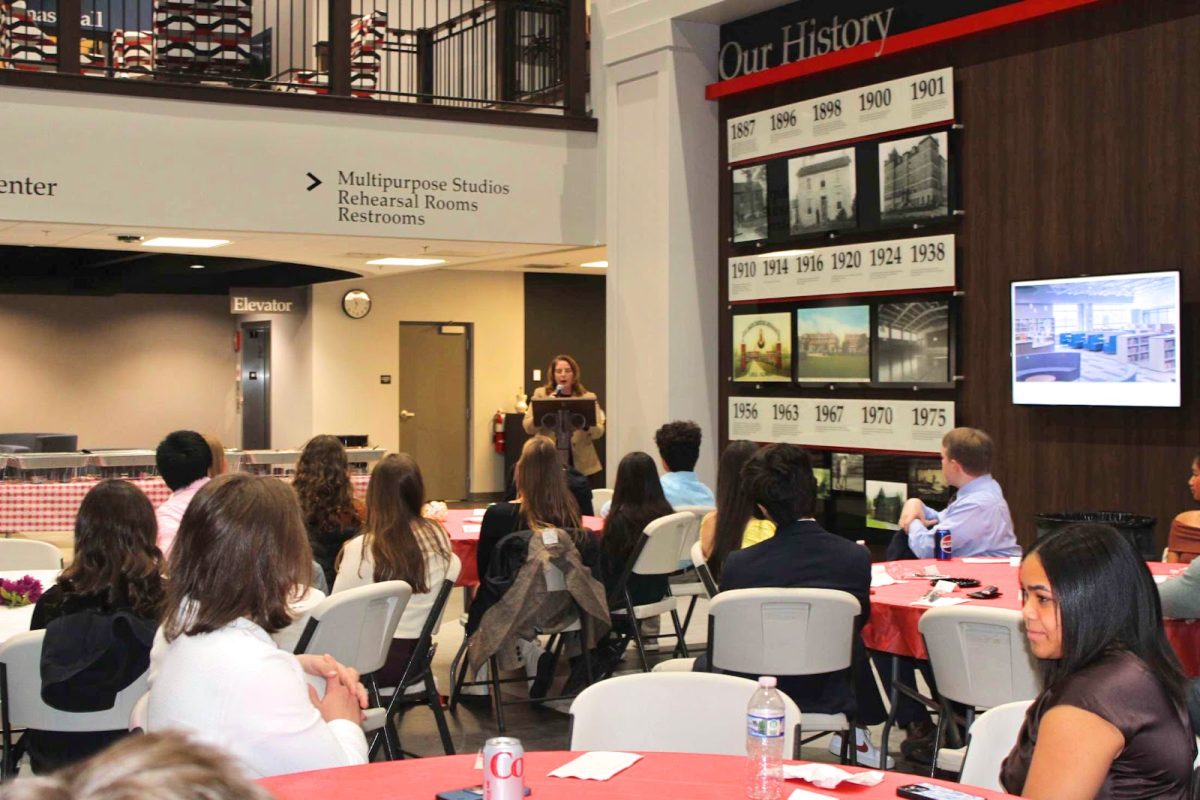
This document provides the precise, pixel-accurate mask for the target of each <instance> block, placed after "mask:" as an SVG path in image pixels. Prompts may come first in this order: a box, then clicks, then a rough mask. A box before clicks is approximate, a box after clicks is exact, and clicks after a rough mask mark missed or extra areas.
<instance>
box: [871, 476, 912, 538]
mask: <svg viewBox="0 0 1200 800" xmlns="http://www.w3.org/2000/svg"><path fill="white" fill-rule="evenodd" d="M866 494H867V527H868V528H883V529H885V530H889V531H898V530H900V524H899V523H900V511H901V510H902V509H903V508H904V501H905V500H907V499H908V487H907V486H906V485H904V484H903V483H893V482H891V481H867V492H866Z"/></svg>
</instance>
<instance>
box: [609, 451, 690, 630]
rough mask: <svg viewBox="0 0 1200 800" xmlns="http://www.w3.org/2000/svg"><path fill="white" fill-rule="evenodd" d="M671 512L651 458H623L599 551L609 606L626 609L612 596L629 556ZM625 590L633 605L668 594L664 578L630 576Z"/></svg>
mask: <svg viewBox="0 0 1200 800" xmlns="http://www.w3.org/2000/svg"><path fill="white" fill-rule="evenodd" d="M672 511H673V509H672V508H671V504H670V503H668V502H667V498H666V497H665V496H664V495H663V490H662V483H661V482H659V479H658V468H657V467H656V466H655V465H654V459H653V458H651V457H650V456H649V455H648V454H646V453H643V452H640V451H639V452H634V453H629V454H628V455H626V456H625V457H624V458H622V459H621V463H620V464H618V465H617V480H616V483H615V484H614V486H613V496H612V505H611V506H610V507H609V511H608V516H607V517H605V519H604V533H603V534H602V535H601V536H600V550H601V553H602V554H603V558H604V560H603V565H604V566H603V570H602V573H603V575H604V588H605V590H606V591H607V592H608V604H609V607H620V608H624V607H625V598H624V597H617V596H614V595H615V593H616V592H617V590H618V589H619V588H620V583H621V577H622V576H623V575H624V572H625V567H626V564H627V563H628V561H629V556H630V554H631V553H633V549H634V547H635V546H637V543H638V540H639V539H640V538H641V535H642V531H643V530H645V528H646V526H647V525H649V524H650V523H651V522H653V521H654V520H656V519H658V518H659V517H665V516H666V515H668V514H670V513H672ZM628 588H629V593H630V596H631V597H632V598H633V604H634V605H643V604H645V603H653V602H656V601H658V600H661V599H662V598H663V596H664V595H665V594H666V593H667V578H666V576H665V575H653V576H642V575H630V576H629V582H628Z"/></svg>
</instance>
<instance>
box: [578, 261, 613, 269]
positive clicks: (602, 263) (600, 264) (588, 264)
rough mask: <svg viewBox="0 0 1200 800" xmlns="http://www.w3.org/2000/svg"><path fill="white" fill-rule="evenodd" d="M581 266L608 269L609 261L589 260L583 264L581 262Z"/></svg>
mask: <svg viewBox="0 0 1200 800" xmlns="http://www.w3.org/2000/svg"><path fill="white" fill-rule="evenodd" d="M579 266H581V267H588V268H589V269H606V268H607V267H608V262H607V261H587V262H584V263H583V264H580V265H579Z"/></svg>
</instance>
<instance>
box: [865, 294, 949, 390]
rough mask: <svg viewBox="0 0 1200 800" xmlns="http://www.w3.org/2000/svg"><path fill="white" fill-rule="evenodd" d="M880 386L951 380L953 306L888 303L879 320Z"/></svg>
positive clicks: (877, 364)
mask: <svg viewBox="0 0 1200 800" xmlns="http://www.w3.org/2000/svg"><path fill="white" fill-rule="evenodd" d="M875 333H876V342H877V344H876V346H875V381H876V382H877V383H948V382H949V381H950V304H949V303H948V302H946V301H945V300H932V301H925V302H920V303H885V304H883V305H881V306H879V311H878V313H877V315H876V320H875Z"/></svg>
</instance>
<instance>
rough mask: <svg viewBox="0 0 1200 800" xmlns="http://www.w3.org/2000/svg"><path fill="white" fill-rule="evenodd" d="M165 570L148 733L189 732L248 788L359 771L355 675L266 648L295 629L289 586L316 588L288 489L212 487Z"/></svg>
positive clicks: (232, 478)
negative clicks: (297, 775) (234, 767)
mask: <svg viewBox="0 0 1200 800" xmlns="http://www.w3.org/2000/svg"><path fill="white" fill-rule="evenodd" d="M169 569H170V575H171V580H170V581H169V582H168V588H167V602H166V608H165V611H164V616H163V619H164V622H163V625H162V627H161V628H160V629H159V631H158V634H157V636H156V638H155V641H154V646H153V648H152V649H151V651H150V694H149V700H148V705H147V709H146V729H147V730H148V731H159V730H170V729H177V730H184V731H188V732H191V733H192V734H194V735H195V736H196V737H197V738H199V739H200V740H201V741H204V742H207V743H209V744H212V745H215V746H216V747H219V748H221V749H222V750H224V751H226V752H227V753H229V754H230V755H232V756H233V757H234V758H235V759H236V760H237V761H238V763H239V765H240V766H241V768H242V770H243V772H244V773H245V774H246V775H247V776H249V777H252V778H259V777H265V776H269V775H281V774H286V773H290V772H301V771H304V770H313V769H325V768H329V767H341V766H351V765H355V764H365V763H366V762H367V741H366V737H365V736H364V734H363V731H362V728H361V727H360V723H361V721H362V711H361V709H362V708H365V707H366V703H367V693H366V691H365V690H364V688H363V686H362V684H361V683H360V682H359V680H358V673H357V672H355V671H354V670H353V669H351V668H349V667H344V666H342V665H341V664H338V663H337V661H335V660H334V659H333V658H331V657H330V656H294V655H292V654H291V653H289V652H286V651H284V650H280V649H279V648H278V646H276V644H275V643H274V642H273V641H272V639H271V634H272V633H275V632H277V631H279V630H281V629H283V628H285V627H286V626H287V625H288V624H289V623H290V622H291V611H290V610H289V608H288V600H289V598H291V597H292V596H293V594H294V592H295V590H296V587H297V586H307V585H308V583H309V582H310V581H311V580H312V551H311V550H310V548H309V545H308V538H307V536H306V535H305V531H304V522H303V521H302V519H301V516H300V506H299V503H298V502H297V500H296V496H295V493H294V492H293V491H292V489H291V487H290V486H288V485H287V484H285V483H284V482H283V481H280V480H277V479H274V478H269V477H254V476H250V475H246V474H234V475H223V476H221V477H219V478H216V479H214V480H212V481H211V482H210V483H208V484H207V485H205V486H204V488H203V489H201V490H200V491H199V492H198V493H197V494H196V497H195V498H194V499H193V500H192V503H191V505H190V506H189V507H188V510H187V512H186V513H185V514H184V516H183V520H182V522H181V524H180V526H179V534H178V536H177V537H176V540H175V546H174V548H173V549H172V551H171V557H170V566H169Z"/></svg>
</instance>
